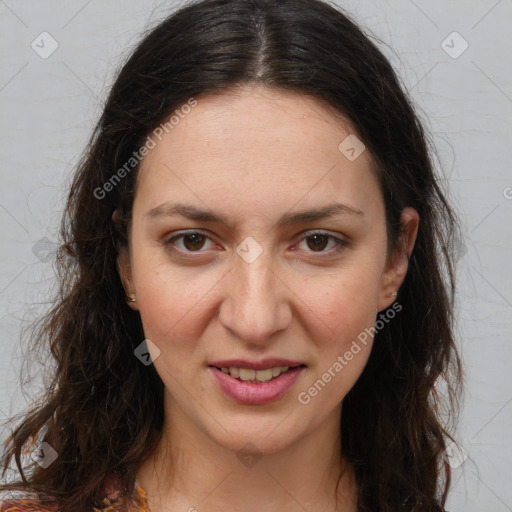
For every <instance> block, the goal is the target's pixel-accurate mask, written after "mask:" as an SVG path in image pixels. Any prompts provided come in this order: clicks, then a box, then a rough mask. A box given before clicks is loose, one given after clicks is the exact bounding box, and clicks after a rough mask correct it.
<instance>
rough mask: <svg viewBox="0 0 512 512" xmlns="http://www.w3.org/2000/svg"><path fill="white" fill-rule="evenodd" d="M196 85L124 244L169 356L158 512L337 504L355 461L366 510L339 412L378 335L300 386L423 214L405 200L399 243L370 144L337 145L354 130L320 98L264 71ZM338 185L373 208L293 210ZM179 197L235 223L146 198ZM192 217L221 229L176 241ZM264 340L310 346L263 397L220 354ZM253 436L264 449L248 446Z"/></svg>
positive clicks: (142, 184) (370, 310) (376, 290)
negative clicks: (231, 83) (225, 387)
mask: <svg viewBox="0 0 512 512" xmlns="http://www.w3.org/2000/svg"><path fill="white" fill-rule="evenodd" d="M196 99H197V101H198V103H197V106H195V107H194V108H193V109H192V110H191V112H190V113H189V114H187V115H186V116H185V117H184V118H183V119H181V120H180V122H179V124H178V125H176V126H175V127H174V129H173V130H172V131H170V132H169V133H165V134H164V135H163V137H162V140H161V141H157V142H158V144H157V145H156V147H155V148H153V149H152V150H151V151H150V152H149V154H148V155H147V156H146V157H145V158H144V160H143V161H142V164H141V168H140V173H139V176H138V178H137V188H136V194H135V200H134V205H133V217H132V223H131V226H130V233H129V248H128V250H125V251H122V252H121V253H120V255H119V269H120V275H121V278H122V281H123V284H124V287H125V290H126V293H127V294H128V295H135V297H136V301H135V302H133V303H130V304H129V306H130V307H132V308H133V309H134V310H138V311H139V312H140V315H141V318H142V323H143V326H144V332H145V336H146V338H148V339H150V340H151V341H152V342H153V343H154V344H155V345H156V346H157V347H158V349H159V350H160V355H159V356H158V357H157V358H156V359H155V360H154V364H155V367H156V370H157V372H158V373H159V375H160V377H161V378H162V380H163V382H164V385H165V403H164V408H165V427H164V436H163V438H162V442H161V443H160V445H159V447H158V449H157V450H156V452H155V453H154V454H151V455H150V456H149V458H148V460H147V461H146V462H145V463H144V464H143V466H142V467H141V468H140V469H139V471H138V473H137V481H138V483H139V484H140V485H142V486H143V487H144V488H145V489H146V491H147V493H148V499H149V506H150V508H151V510H152V512H158V511H174V510H182V511H185V510H189V511H193V510H198V511H201V512H203V511H209V512H214V511H215V512H216V511H220V510H223V511H225V510H226V504H229V510H246V511H261V510H266V511H277V510H279V511H282V510H287V511H304V510H308V511H330V510H336V508H335V494H336V493H335V484H336V482H337V479H338V477H339V476H340V474H343V477H342V480H341V484H340V487H339V494H338V504H339V507H340V508H339V510H344V511H355V510H356V506H355V492H356V486H355V484H354V479H353V474H352V470H351V467H350V465H349V464H347V463H345V462H344V461H341V462H340V457H339V455H338V454H339V453H340V436H341V432H340V415H341V409H342V402H343V398H344V397H345V395H346V394H347V393H348V391H349V390H350V389H351V388H352V387H353V385H354V384H355V382H356V381H357V379H358V377H359V376H360V375H361V373H362V371H363V370H364V367H365V365H366V362H367V360H368V357H369V354H370V350H371V346H372V340H371V339H369V342H368V343H367V345H366V346H363V345H361V348H362V349H361V351H360V352H359V353H358V354H357V355H355V356H354V358H353V359H352V360H351V361H350V362H349V363H348V364H347V365H346V366H345V367H344V368H343V370H342V371H341V372H339V373H338V374H336V377H334V378H333V379H332V382H330V383H329V384H327V385H326V386H325V387H324V389H322V391H321V392H320V393H318V395H317V396H316V397H313V398H312V399H311V401H310V402H309V403H308V404H307V405H303V404H301V403H300V402H299V401H298V398H297V397H298V394H299V393H300V392H301V391H307V390H308V388H309V387H310V386H311V385H312V384H313V383H314V382H315V381H317V380H318V379H319V378H321V376H322V374H323V373H324V372H326V371H327V369H328V368H329V367H332V365H333V363H334V362H335V361H336V360H337V357H338V356H340V355H343V354H344V353H345V352H346V351H347V350H349V348H350V346H351V343H352V341H353V340H355V339H356V338H357V336H358V334H360V333H361V332H363V331H364V329H365V328H369V327H371V326H373V325H374V323H375V321H376V318H377V314H378V312H379V311H382V310H383V309H385V308H386V307H388V306H390V305H391V304H392V303H393V302H394V300H395V298H394V297H393V296H392V295H391V294H392V292H396V291H397V290H398V289H399V287H400V285H401V284H402V282H403V279H404V277H405V274H406V272H407V264H408V255H410V253H411V251H412V248H413V246H414V241H415V238H416V234H417V229H418V222H419V219H418V214H417V212H416V211H415V210H413V209H411V208H407V209H405V210H404V211H403V215H402V222H403V224H404V226H405V235H404V237H403V239H402V240H401V242H400V244H399V246H398V248H397V250H396V251H395V252H394V253H393V254H392V255H390V254H388V253H387V234H386V223H385V213H384V212H385V210H384V202H383V197H382V193H381V190H380V187H379V184H378V181H377V178H376V176H375V174H374V172H373V167H374V161H373V158H372V156H371V154H370V152H369V151H368V150H365V151H363V153H362V154H361V155H360V156H359V157H358V158H357V159H355V160H354V161H350V160H349V159H347V158H346V157H345V156H344V155H343V154H342V153H341V152H340V151H339V150H338V146H339V144H340V143H341V142H342V141H343V140H344V139H345V138H346V137H347V135H349V134H351V133H354V131H353V129H352V128H351V126H350V123H349V122H348V121H346V120H344V119H343V118H342V117H341V116H339V115H337V114H336V113H335V112H333V110H332V109H331V108H330V107H329V106H328V105H326V104H324V103H322V102H320V101H319V100H317V99H314V98H311V97H308V96H303V95H299V94H296V93H291V92H286V93H284V92H277V91H273V90H270V89H267V88H263V87H259V86H258V87H256V86H244V87H241V88H238V89H234V90H230V91H223V92H221V93H215V94H208V95H204V96H199V97H197V98H196ZM335 201H337V202H340V203H343V204H344V205H347V206H349V207H350V208H353V209H357V210H360V211H361V212H362V214H349V213H339V214H337V215H336V216H333V217H332V218H326V219H321V220H316V221H309V222H304V221H303V222H301V223H300V224H295V225H291V226H287V227H278V225H277V221H278V219H279V218H280V217H281V215H283V214H285V213H290V212H292V213H293V212H297V211H299V210H305V209H312V208H315V209H316V208H319V207H321V206H324V205H327V204H329V203H332V202H335ZM175 202H180V203H186V204H190V205H193V206H195V207H197V208H200V209H204V210H208V211H210V210H211V211H213V212H215V213H219V214H222V215H224V216H225V217H226V218H227V219H228V220H229V222H230V223H232V225H231V227H226V226H223V225H222V224H218V223H215V222H207V221H193V220H189V219H186V218H184V217H181V216H179V215H174V216H169V215H165V214H162V215H157V216H150V215H147V212H149V211H150V210H152V209H154V208H156V207H158V206H159V205H162V204H164V203H175ZM194 229H195V230H200V234H206V235H207V238H204V239H202V238H200V239H199V241H197V240H190V239H187V238H179V239H177V240H175V241H174V244H175V245H174V246H175V248H176V252H172V250H171V249H170V248H169V247H168V246H167V247H166V246H165V245H164V243H165V242H166V241H167V242H168V241H169V239H171V238H172V237H174V236H177V235H179V234H183V233H180V232H181V231H183V230H194ZM318 230H321V231H322V232H324V231H327V232H328V233H327V235H332V236H335V237H338V238H340V239H343V240H346V241H348V245H346V246H345V247H341V250H340V251H336V244H335V243H334V241H333V240H332V239H330V238H322V237H321V238H320V241H319V242H318V241H316V243H317V245H315V240H314V239H312V237H311V234H312V233H311V232H315V231H318ZM306 234H307V236H308V237H309V238H304V237H305V236H306ZM246 237H253V238H254V239H255V240H256V241H257V242H258V244H259V245H260V247H261V249H262V253H261V254H260V255H259V256H258V257H257V258H256V260H255V261H253V262H252V263H247V262H246V261H245V260H244V259H243V258H242V257H240V256H239V255H238V254H237V252H236V251H235V249H236V248H237V246H238V244H241V243H242V241H244V240H245V239H246ZM318 246H319V247H318ZM180 249H181V251H182V252H181V253H180ZM187 249H188V250H189V252H188V253H187V252H186V251H187ZM194 251H195V252H194ZM265 357H283V358H288V359H293V360H299V361H302V362H303V363H304V364H305V365H306V369H305V370H304V371H303V372H302V374H301V376H300V377H299V379H298V381H297V382H296V383H295V384H294V386H293V387H292V388H291V389H290V390H289V391H288V392H287V393H286V394H285V395H284V396H283V397H281V398H280V399H278V400H276V401H274V402H271V403H268V404H264V405H240V404H237V403H236V402H234V401H233V400H232V399H230V398H229V397H227V396H226V395H224V393H223V392H222V391H221V390H220V388H219V386H218V385H217V382H216V381H215V379H214V378H213V377H212V375H211V372H210V371H209V370H208V367H207V365H208V363H209V362H212V361H214V360H219V359H226V358H245V359H251V360H261V359H263V358H265ZM247 443H251V445H250V447H247V446H246V445H247ZM170 447H172V449H171V448H170ZM242 447H245V449H244V450H245V451H248V452H251V453H252V454H253V456H255V457H256V458H255V459H253V462H254V461H256V462H255V463H253V464H251V465H250V466H249V465H246V464H243V463H242V461H241V460H240V458H239V457H238V456H237V454H238V453H239V451H240V450H241V449H242Z"/></svg>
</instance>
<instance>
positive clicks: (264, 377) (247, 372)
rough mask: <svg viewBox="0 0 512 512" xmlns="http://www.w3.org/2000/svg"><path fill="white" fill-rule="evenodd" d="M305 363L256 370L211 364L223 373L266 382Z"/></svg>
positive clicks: (241, 378)
mask: <svg viewBox="0 0 512 512" xmlns="http://www.w3.org/2000/svg"><path fill="white" fill-rule="evenodd" d="M305 366H306V365H304V364H295V365H290V366H271V367H269V368H264V369H261V370H255V369H254V368H243V367H239V366H215V365H210V367H212V368H216V369H217V370H220V371H221V372H223V373H226V374H228V375H230V376H231V377H232V378H234V379H236V380H239V381H243V382H252V383H264V382H270V381H272V380H275V379H277V378H279V377H280V376H281V375H283V374H284V373H287V372H290V371H291V370H293V369H295V368H299V367H304V368H305Z"/></svg>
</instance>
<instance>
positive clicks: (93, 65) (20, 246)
mask: <svg viewBox="0 0 512 512" xmlns="http://www.w3.org/2000/svg"><path fill="white" fill-rule="evenodd" d="M337 3H339V4H340V5H342V6H343V7H345V8H346V9H347V10H348V11H349V12H351V13H353V14H354V16H355V17H356V19H358V20H359V22H360V23H361V24H362V25H363V26H365V27H367V28H368V29H370V30H371V31H373V32H374V33H375V34H376V35H377V36H379V37H380V38H382V39H383V40H384V41H385V42H386V43H387V44H388V45H389V46H390V47H391V48H392V50H391V48H384V51H385V53H386V55H387V56H388V57H389V58H390V59H391V61H392V63H393V65H394V66H395V67H396V69H398V71H399V73H400V75H401V77H402V79H403V82H404V84H405V86H406V87H407V88H408V89H409V90H410V91H411V94H412V95H413V98H414V100H415V102H416V104H417V106H418V108H420V109H421V111H422V112H423V114H422V115H423V116H424V117H425V121H426V123H427V128H428V129H429V130H430V131H431V133H432V135H433V137H434V141H435V143H436V145H437V147H438V150H439V155H440V168H442V172H443V173H444V176H445V177H446V178H447V182H448V186H449V188H450V194H451V197H452V199H453V201H454V202H455V204H456V205H457V207H458V209H459V210H460V214H461V218H462V221H463V225H464V228H465V236H464V240H462V241H461V244H460V251H459V253H458V256H459V257H460V268H459V270H458V278H459V292H458V298H459V314H458V318H459V322H458V323H459V325H458V339H459V343H460V344H461V346H462V350H463V357H464V361H465V366H466V371H467V375H468V379H467V389H466V397H465V407H464V410H463V414H462V416H461V421H460V425H459V431H458V439H459V440H460V442H461V444H462V446H463V448H464V449H465V451H466V452H467V454H468V457H467V458H466V459H465V460H464V462H463V463H462V464H460V465H458V463H457V462H456V459H453V458H452V459H451V461H452V463H453V465H454V466H457V465H458V467H455V468H454V490H453V491H452V494H451V499H450V502H449V507H448V508H449V510H452V511H458V510H465V511H470V512H471V511H474V512H477V511H479V512H480V511H482V510H486V511H487V510H492V511H495V512H501V511H506V510H512V486H511V485H510V481H511V476H512V471H511V460H512V439H511V435H510V433H511V431H512V429H511V426H512V405H511V404H510V402H511V401H512V386H511V382H512V374H511V372H510V359H511V355H512V346H511V344H510V341H511V336H510V330H511V327H512V321H511V318H512V315H511V311H512V286H511V285H512V276H511V272H510V262H511V261H512V245H511V243H510V241H511V234H512V228H511V223H510V215H511V213H512V188H511V187H512V173H511V171H510V167H509V165H510V161H511V158H510V156H511V152H512V140H511V114H512V73H511V62H512V55H511V54H512V44H511V43H512V41H511V39H512V37H511V30H510V22H511V19H512V4H511V1H510V0H500V1H494V0H493V1H488V0H471V1H467V0H464V1H462V0H459V1H451V2H447V1H446V0H442V1H441V0H439V1H438V0H430V1H428V2H421V3H420V0H416V1H412V0H390V1H387V2H386V1H380V0H372V1H366V2H361V3H359V2H357V1H355V0H351V1H343V2H342V1H341V0H339V2H337ZM177 5H178V2H172V1H167V2H164V1H159V2H155V1H153V2H152V1H145V2H141V1H140V0H129V1H126V0H124V1H120V0H108V1H100V0H90V1H86V0H83V1H78V0H77V1H74V2H70V1H58V0H46V1H35V0H34V1H31V2H29V1H26V0H0V37H1V44H0V56H1V57H0V63H1V66H0V107H1V117H0V134H1V143H0V152H1V159H0V173H1V175H0V178H1V181H0V183H1V187H0V240H1V253H0V258H1V269H0V332H1V337H0V348H1V349H2V353H3V357H2V358H1V359H0V375H1V377H0V421H2V420H4V419H5V418H6V417H7V416H10V415H12V414H14V413H19V412H20V411H21V410H22V409H23V406H24V404H25V403H26V402H27V401H28V400H31V399H33V398H34V397H35V396H36V395H37V393H38V392H39V390H40V386H41V384H40V383H41V377H42V375H41V368H42V367H41V365H36V367H33V368H32V369H31V375H32V376H33V379H34V381H33V383H32V384H31V385H28V384H27V387H26V388H25V389H24V390H23V391H22V389H21V387H20V380H19V378H20V370H21V369H22V365H23V363H24V360H23V357H22V356H23V352H22V345H21V344H20V331H21V329H22V327H26V326H28V325H29V323H30V321H32V320H33V319H34V318H36V317H37V315H39V314H40V313H41V312H42V311H44V310H45V308H47V307H48V299H49V297H51V293H52V290H53V289H54V285H55V283H54V279H53V275H54V274H53V269H52V259H51V256H52V250H53V243H54V242H55V241H56V240H57V237H56V230H57V227H58V222H59V219H60V214H61V212H62V207H63V199H64V193H65V186H66V184H67V183H68V180H69V177H70V174H71V172H72V169H73V167H74V165H75V164H76V162H77V160H78V157H79V155H80V153H81V151H82V149H83V148H84V146H85V144H86V142H87V139H88V137H89V135H90V133H91V130H92V128H93V125H94V123H95V121H96V119H97V118H98V116H99V114H100V112H101V101H102V100H103V99H104V98H105V95H106V93H107V91H108V87H109V85H110V84H111V83H112V80H113V77H114V72H115V70H116V69H117V67H118V65H119V62H120V59H121V58H122V57H123V56H125V55H127V53H129V51H130V49H131V47H132V45H133V44H135V43H136V42H137V41H138V40H139V37H140V33H141V32H142V30H144V29H146V28H149V27H151V26H152V25H153V24H154V23H155V22H156V20H158V19H160V18H161V17H162V16H163V15H165V14H166V13H168V12H169V11H170V10H173V9H174V8H175V7H176V6H177ZM45 31H46V32H48V33H49V34H50V35H51V37H52V38H53V39H54V40H55V41H56V44H58V48H57V49H56V51H55V52H54V53H52V54H51V55H50V56H48V57H47V58H42V57H41V56H40V54H39V53H37V52H36V51H35V50H34V49H33V48H32V47H31V43H32V41H35V43H34V45H35V44H36V43H37V44H39V48H38V51H39V52H40V53H42V52H44V51H49V50H50V49H51V44H52V42H51V40H50V39H49V36H40V34H41V33H42V32H45ZM454 31H456V32H458V33H459V34H460V36H461V37H459V36H458V35H453V34H452V33H453V32H454ZM43 37H44V38H46V39H45V40H44V48H42V46H43V43H41V38H43ZM443 41H446V42H445V43H444V49H443V47H442V42H443ZM465 41H466V42H467V44H468V45H469V46H468V48H467V50H466V51H464V52H463V53H461V54H460V55H459V53H460V52H461V51H462V50H463V49H464V47H465V45H466V43H465ZM53 44H55V43H53ZM445 50H446V51H445ZM0 434H1V437H2V439H4V438H5V436H6V435H7V431H6V430H4V431H0ZM454 461H455V462H454Z"/></svg>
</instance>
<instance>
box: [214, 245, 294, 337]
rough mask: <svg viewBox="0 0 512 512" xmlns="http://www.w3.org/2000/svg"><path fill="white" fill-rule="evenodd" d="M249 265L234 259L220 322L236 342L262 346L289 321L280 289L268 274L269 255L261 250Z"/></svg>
mask: <svg viewBox="0 0 512 512" xmlns="http://www.w3.org/2000/svg"><path fill="white" fill-rule="evenodd" d="M249 261H250V260H246V259H244V258H243V257H241V256H239V255H238V254H237V255H236V256H235V261H234V267H235V268H234V271H233V272H232V273H231V278H230V282H229V284H228V287H227V291H226V299H228V300H227V301H225V304H223V308H224V312H223V313H224V314H222V315H221V319H222V322H223V325H224V326H225V327H227V328H229V330H231V331H232V332H234V333H235V334H236V335H237V336H238V337H239V338H241V339H244V340H246V341H250V342H252V343H264V342H265V341H266V340H267V339H268V338H269V337H270V336H272V334H273V333H274V332H276V331H279V330H282V329H284V328H285V327H286V325H287V324H288V321H289V318H290V317H289V312H287V310H288V308H287V305H286V304H285V300H286V299H285V294H284V293H283V288H282V286H283V285H282V284H281V282H280V280H279V279H278V278H277V277H276V276H275V275H274V272H273V270H271V268H272V254H271V251H270V250H268V249H265V250H263V251H262V252H261V254H260V255H259V256H258V257H257V258H256V259H255V260H254V261H251V262H249ZM269 267H270V268H269Z"/></svg>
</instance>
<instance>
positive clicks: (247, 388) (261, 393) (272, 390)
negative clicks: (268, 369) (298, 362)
mask: <svg viewBox="0 0 512 512" xmlns="http://www.w3.org/2000/svg"><path fill="white" fill-rule="evenodd" d="M208 368H209V369H210V371H211V372H212V374H213V376H214V377H215V379H216V380H217V382H218V383H219V385H220V387H221V389H222V391H224V393H225V394H226V395H227V396H229V397H230V398H232V399H233V400H235V401H236V402H238V403H239V404H245V405H259V404H266V403H268V402H272V401H274V400H277V399H279V398H281V397H282V396H283V395H284V394H285V393H286V392H287V391H288V390H289V389H290V388H291V387H292V386H293V385H294V384H295V381H296V380H297V379H298V378H299V375H300V374H301V372H302V370H303V369H304V366H297V367H295V368H291V369H290V370H288V371H287V372H285V373H282V374H281V375H279V377H276V378H275V379H272V380H269V381H268V382H258V383H256V382H246V381H243V380H238V379H235V378H234V377H231V375H230V374H229V373H224V372H223V371H222V370H219V369H218V368H215V367H214V366H209V367H208Z"/></svg>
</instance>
